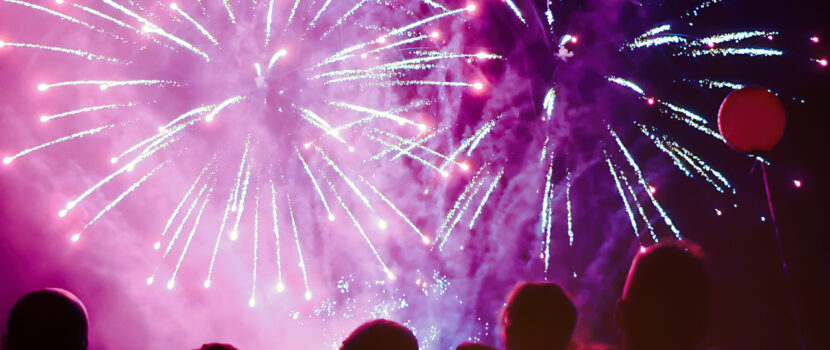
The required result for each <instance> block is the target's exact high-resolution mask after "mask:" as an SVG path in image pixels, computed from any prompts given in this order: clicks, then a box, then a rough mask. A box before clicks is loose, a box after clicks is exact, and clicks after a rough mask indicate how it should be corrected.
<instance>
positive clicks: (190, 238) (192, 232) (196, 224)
mask: <svg viewBox="0 0 830 350" xmlns="http://www.w3.org/2000/svg"><path fill="white" fill-rule="evenodd" d="M211 192H213V188H211V189H210V192H208V194H207V196H206V197H205V200H204V202H202V207H201V208H200V209H199V213H198V214H196V222H194V223H193V228H191V229H190V234H189V235H187V241H185V243H184V249H182V253H181V255H179V260H178V261H176V268H175V269H174V270H173V275H172V276H171V277H170V280H169V281H168V282H167V283H168V284H167V285H168V286H172V285H173V283H175V281H176V276H177V275H178V274H179V269H181V267H182V262H184V257H185V255H187V252H188V250H189V248H190V242H192V241H193V237H195V236H196V229H198V228H199V222H201V221H202V213H204V212H205V208H206V207H207V204H208V202H209V201H210V194H211ZM197 198H198V197H197Z"/></svg>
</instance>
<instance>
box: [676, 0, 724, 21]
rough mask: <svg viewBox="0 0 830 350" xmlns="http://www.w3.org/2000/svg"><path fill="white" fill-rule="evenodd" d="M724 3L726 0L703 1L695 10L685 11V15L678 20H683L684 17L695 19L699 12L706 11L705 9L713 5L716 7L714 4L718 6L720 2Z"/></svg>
mask: <svg viewBox="0 0 830 350" xmlns="http://www.w3.org/2000/svg"><path fill="white" fill-rule="evenodd" d="M724 1H726V0H707V1H704V2H702V3H701V4H700V5H698V6H696V7H695V8H693V9H691V10H688V11H686V13H685V14H684V15H683V16H681V17H680V18H684V17H697V16H698V15H699V14H700V11H702V10H704V9H706V8H709V7H711V6H713V5H716V4H719V3H721V2H724Z"/></svg>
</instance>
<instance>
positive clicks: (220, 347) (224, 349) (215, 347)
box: [196, 343, 239, 350]
mask: <svg viewBox="0 0 830 350" xmlns="http://www.w3.org/2000/svg"><path fill="white" fill-rule="evenodd" d="M196 350H239V349H237V348H235V347H233V345H230V344H222V343H210V344H205V345H202V347H201V348H199V349H196Z"/></svg>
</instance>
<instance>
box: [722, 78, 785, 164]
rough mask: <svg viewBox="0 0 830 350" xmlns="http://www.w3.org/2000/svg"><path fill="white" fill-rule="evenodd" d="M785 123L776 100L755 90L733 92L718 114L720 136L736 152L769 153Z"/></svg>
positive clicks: (767, 92)
mask: <svg viewBox="0 0 830 350" xmlns="http://www.w3.org/2000/svg"><path fill="white" fill-rule="evenodd" d="M786 122H787V121H786V114H785V112H784V106H783V105H781V101H780V100H779V99H778V97H776V96H775V95H773V94H772V93H771V92H769V91H767V90H766V89H763V88H758V87H748V88H743V89H740V90H736V91H733V92H732V93H730V94H729V96H726V99H724V100H723V103H722V104H721V105H720V111H719V112H718V129H720V134H721V135H722V136H723V138H724V139H726V143H727V144H728V145H729V147H732V149H734V150H736V151H738V152H745V153H749V152H761V151H769V150H771V149H772V148H773V147H775V145H776V144H778V141H780V140H781V136H783V135H784V126H785V125H786Z"/></svg>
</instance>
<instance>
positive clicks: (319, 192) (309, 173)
mask: <svg viewBox="0 0 830 350" xmlns="http://www.w3.org/2000/svg"><path fill="white" fill-rule="evenodd" d="M294 150H295V151H296V152H297V157H299V158H300V162H302V163H303V168H304V169H305V172H306V174H308V178H309V179H310V180H311V184H312V185H314V189H315V190H317V194H318V195H320V201H322V202H323V207H325V208H326V212H327V213H328V214H329V217H330V218H331V217H333V216H334V214H332V213H331V208H329V203H328V202H326V197H325V196H324V195H323V190H321V189H320V185H319V184H317V180H316V179H314V174H312V173H311V169H310V168H309V167H308V163H306V161H305V158H303V155H302V154H300V150H299V149H297V148H296V147H295V148H294Z"/></svg>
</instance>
